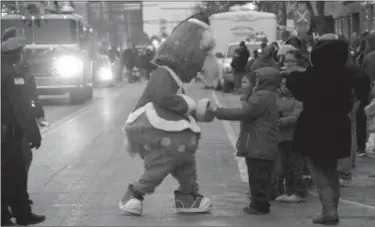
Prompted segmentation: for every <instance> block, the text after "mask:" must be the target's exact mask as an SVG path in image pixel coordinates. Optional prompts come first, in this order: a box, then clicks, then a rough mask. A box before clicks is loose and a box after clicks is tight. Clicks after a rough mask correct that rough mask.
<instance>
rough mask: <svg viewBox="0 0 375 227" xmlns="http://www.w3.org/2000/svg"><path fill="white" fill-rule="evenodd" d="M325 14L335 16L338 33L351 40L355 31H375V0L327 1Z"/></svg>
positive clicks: (359, 32) (360, 32) (361, 32)
mask: <svg viewBox="0 0 375 227" xmlns="http://www.w3.org/2000/svg"><path fill="white" fill-rule="evenodd" d="M325 14H326V15H329V16H332V17H333V19H334V27H335V32H336V34H339V35H343V36H345V38H346V39H347V40H349V41H351V36H352V34H353V33H354V32H355V33H357V34H359V35H360V34H363V33H365V32H370V33H371V32H374V31H375V1H341V2H326V6H325Z"/></svg>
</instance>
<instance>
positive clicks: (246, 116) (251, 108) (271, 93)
mask: <svg viewBox="0 0 375 227" xmlns="http://www.w3.org/2000/svg"><path fill="white" fill-rule="evenodd" d="M255 73H256V75H257V77H258V81H259V84H258V86H257V87H256V88H255V89H254V91H253V93H252V94H251V95H250V96H249V97H248V99H247V103H244V105H243V107H242V108H218V109H217V110H216V112H215V116H216V117H217V118H218V119H222V120H232V121H241V123H242V124H241V132H240V138H239V142H238V147H239V150H238V153H237V156H240V157H246V158H257V159H264V160H274V159H275V158H276V156H277V153H278V135H279V127H278V118H279V110H278V107H277V100H276V99H277V98H276V89H277V88H278V86H279V84H280V73H279V71H278V70H277V69H275V68H272V67H263V68H260V69H257V70H255Z"/></svg>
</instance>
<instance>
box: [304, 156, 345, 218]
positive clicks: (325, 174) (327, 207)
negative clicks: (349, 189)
mask: <svg viewBox="0 0 375 227" xmlns="http://www.w3.org/2000/svg"><path fill="white" fill-rule="evenodd" d="M308 163H309V168H310V172H311V176H312V178H313V180H314V182H315V184H316V186H317V191H318V195H319V200H320V202H321V204H322V215H337V209H338V202H339V198H340V182H339V176H338V172H337V161H336V160H323V159H320V160H315V159H311V158H309V159H308Z"/></svg>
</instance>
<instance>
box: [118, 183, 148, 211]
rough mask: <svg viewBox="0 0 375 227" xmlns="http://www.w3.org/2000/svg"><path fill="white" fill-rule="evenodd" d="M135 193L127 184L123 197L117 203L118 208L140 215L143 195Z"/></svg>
mask: <svg viewBox="0 0 375 227" xmlns="http://www.w3.org/2000/svg"><path fill="white" fill-rule="evenodd" d="M137 194H138V193H136V192H135V191H134V190H133V186H132V185H129V188H128V190H127V191H126V192H125V195H124V197H123V198H122V200H121V201H120V202H119V203H118V206H119V208H120V209H121V210H122V211H124V212H126V213H128V214H133V215H142V214H143V196H142V195H140V194H138V195H137Z"/></svg>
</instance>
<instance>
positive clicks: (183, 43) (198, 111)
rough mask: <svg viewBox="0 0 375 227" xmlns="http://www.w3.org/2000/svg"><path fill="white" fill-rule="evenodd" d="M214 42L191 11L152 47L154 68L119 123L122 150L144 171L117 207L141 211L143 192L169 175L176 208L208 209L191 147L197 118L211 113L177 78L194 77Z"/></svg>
mask: <svg viewBox="0 0 375 227" xmlns="http://www.w3.org/2000/svg"><path fill="white" fill-rule="evenodd" d="M214 46H215V42H214V37H213V35H212V33H211V31H210V27H209V20H208V17H206V16H205V15H203V14H197V15H194V16H192V17H191V18H188V19H187V20H185V21H183V22H182V23H181V24H179V25H178V26H177V27H176V28H175V29H174V31H173V32H172V34H171V35H170V36H169V37H168V38H167V39H166V40H165V41H164V42H163V43H162V45H161V46H160V47H159V49H158V50H157V53H156V55H155V58H154V60H153V63H154V64H155V65H156V69H154V70H153V71H152V72H151V79H150V81H149V82H148V84H147V86H146V88H145V90H144V91H143V94H142V96H141V97H140V99H139V101H138V103H137V105H136V107H135V109H134V111H133V112H132V113H131V114H130V115H129V116H128V119H127V121H126V123H125V126H124V128H123V131H124V133H125V134H126V136H127V146H128V148H127V149H128V153H130V154H131V155H134V154H138V155H139V156H140V157H141V158H142V159H143V160H144V168H145V170H144V173H143V174H142V176H141V177H140V179H139V180H138V181H137V182H134V183H133V184H130V185H129V186H128V188H127V191H126V192H125V195H124V197H123V199H122V200H121V201H120V202H119V204H118V205H119V207H120V209H121V210H122V211H124V212H126V213H129V214H134V215H142V213H143V202H142V201H143V199H144V196H145V195H146V194H151V193H153V192H154V191H155V188H156V187H157V186H159V185H160V184H161V183H162V181H163V180H164V179H165V178H166V177H167V176H168V175H169V174H171V175H172V176H173V177H174V178H175V179H176V180H177V181H178V183H179V188H178V190H176V191H175V192H174V196H175V207H176V210H177V212H181V213H203V212H209V211H211V210H212V203H211V201H210V199H208V198H207V197H205V196H203V195H201V194H199V188H198V184H197V170H196V160H195V152H196V150H197V149H198V142H199V139H200V127H199V125H198V124H197V121H201V122H209V121H212V120H213V116H209V115H208V114H206V110H207V108H208V105H209V101H208V100H207V99H202V100H199V101H198V102H195V101H194V100H193V99H192V98H191V97H189V96H187V95H185V92H184V89H183V83H185V82H190V81H191V80H192V79H193V78H195V77H196V75H197V73H198V72H200V71H201V70H202V67H203V63H204V62H205V60H206V59H207V58H214V55H213V53H212V50H213V48H214ZM211 62H213V61H211ZM214 67H217V64H213V65H212V68H213V69H212V70H216V69H215V68H214ZM208 70H209V69H208Z"/></svg>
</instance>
